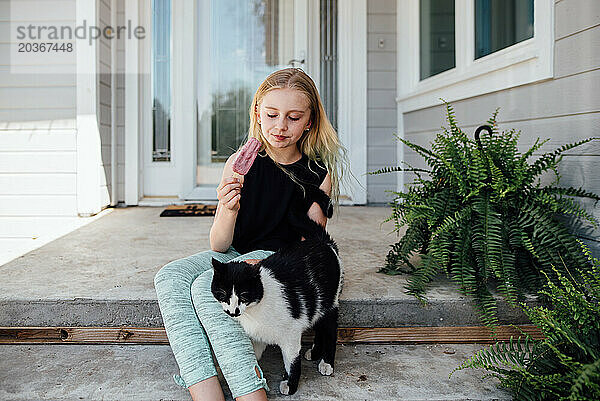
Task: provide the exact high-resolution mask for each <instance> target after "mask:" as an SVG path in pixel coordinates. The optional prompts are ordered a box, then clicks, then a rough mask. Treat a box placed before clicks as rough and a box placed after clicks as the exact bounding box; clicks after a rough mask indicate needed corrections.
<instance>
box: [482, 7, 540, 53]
mask: <svg viewBox="0 0 600 401" xmlns="http://www.w3.org/2000/svg"><path fill="white" fill-rule="evenodd" d="M532 37H533V0H476V1H475V58H476V59H477V58H480V57H483V56H487V55H488V54H490V53H493V52H495V51H498V50H501V49H504V48H506V47H508V46H512V45H514V44H515V43H519V42H522V41H524V40H526V39H529V38H532Z"/></svg>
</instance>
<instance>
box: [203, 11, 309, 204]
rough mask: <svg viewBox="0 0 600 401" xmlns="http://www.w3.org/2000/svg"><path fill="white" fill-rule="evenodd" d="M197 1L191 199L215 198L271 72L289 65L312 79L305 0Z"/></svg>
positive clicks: (244, 135)
mask: <svg viewBox="0 0 600 401" xmlns="http://www.w3.org/2000/svg"><path fill="white" fill-rule="evenodd" d="M199 2H200V3H199V7H198V12H199V16H198V22H199V24H198V35H199V37H198V41H197V42H198V48H197V49H198V63H197V79H198V88H197V94H198V95H197V102H198V121H197V135H198V138H197V139H198V140H197V146H198V148H197V162H196V189H195V190H194V191H193V195H192V197H193V198H196V199H216V194H215V188H216V186H217V185H218V183H219V181H220V178H221V172H222V170H223V166H224V164H225V161H226V160H227V158H228V157H229V156H230V155H231V154H232V153H233V152H235V150H237V148H238V146H239V145H240V144H241V143H242V142H243V141H244V140H245V138H246V137H247V132H248V125H249V116H248V109H249V107H250V103H251V101H252V97H253V96H254V92H255V91H256V88H257V87H258V85H260V83H261V82H262V81H263V80H264V79H265V78H266V76H267V75H269V74H270V73H271V72H273V71H275V70H279V69H281V68H286V67H290V66H295V67H301V68H303V69H304V70H305V71H306V72H307V73H309V74H311V71H309V70H308V69H307V66H309V65H311V64H309V63H307V54H309V52H308V50H309V49H308V42H309V40H308V26H309V24H308V14H309V8H308V5H309V0H250V1H239V0H199ZM311 75H312V74H311ZM313 78H314V77H313Z"/></svg>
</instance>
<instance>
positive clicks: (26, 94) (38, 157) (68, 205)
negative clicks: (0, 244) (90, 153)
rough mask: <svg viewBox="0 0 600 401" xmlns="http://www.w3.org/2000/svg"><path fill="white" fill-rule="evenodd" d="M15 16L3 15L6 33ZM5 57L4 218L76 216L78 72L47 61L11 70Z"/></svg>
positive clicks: (0, 90)
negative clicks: (58, 70) (52, 69)
mask: <svg viewBox="0 0 600 401" xmlns="http://www.w3.org/2000/svg"><path fill="white" fill-rule="evenodd" d="M2 3H3V5H2V6H1V7H4V6H7V4H8V2H2ZM9 16H10V13H8V12H6V13H2V14H1V16H0V32H2V33H4V34H5V35H4V36H5V37H6V36H7V35H8V33H9V32H10V20H9ZM48 18H50V19H52V18H58V17H57V16H52V15H48ZM71 22H73V21H71ZM8 47H9V45H8V42H5V43H2V44H0V54H7V53H6V52H7V51H9V49H8ZM1 60H2V61H0V217H6V216H74V215H76V214H77V197H76V192H77V191H76V190H77V187H76V173H77V171H76V159H77V158H76V132H77V131H76V90H75V85H76V77H75V75H74V74H46V73H43V72H44V68H45V66H44V65H39V66H38V68H39V69H40V73H38V74H11V73H10V69H11V65H10V64H8V62H6V60H7V58H1ZM15 67H16V66H15ZM6 235H7V233H6V232H4V233H1V234H0V236H1V237H5V236H6Z"/></svg>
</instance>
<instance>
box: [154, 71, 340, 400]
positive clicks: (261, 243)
mask: <svg viewBox="0 0 600 401" xmlns="http://www.w3.org/2000/svg"><path fill="white" fill-rule="evenodd" d="M249 111H250V128H249V132H248V136H249V137H254V138H257V139H258V140H259V141H261V143H262V147H261V151H260V152H259V155H258V156H257V158H256V160H255V162H254V164H253V165H252V167H251V169H250V171H249V172H248V174H246V175H245V176H244V177H242V178H241V179H236V178H234V177H233V171H232V167H231V166H232V161H233V159H234V157H235V154H234V155H232V156H231V157H230V158H229V159H228V160H227V162H226V163H225V167H224V169H223V175H222V178H221V183H220V184H219V186H218V187H217V198H218V199H219V203H218V206H217V211H216V214H215V219H214V222H213V225H212V227H211V230H210V247H211V250H210V251H204V252H200V253H197V254H195V255H191V256H188V257H186V258H183V259H178V260H175V261H173V262H170V263H168V264H167V265H165V266H164V267H162V268H161V269H160V271H159V272H158V273H157V274H156V276H155V278H154V285H155V288H156V293H157V296H158V302H159V307H160V311H161V314H162V317H163V321H164V325H165V330H166V332H167V336H168V338H169V343H170V345H171V349H172V350H173V353H174V355H175V359H176V361H177V364H178V365H179V370H180V375H174V379H175V381H176V382H177V383H178V384H179V385H181V386H182V387H185V388H187V389H188V390H189V391H190V394H191V396H192V399H193V400H195V401H198V400H211V401H212V400H224V396H223V392H222V390H221V387H220V384H219V381H218V379H217V371H216V368H215V364H214V362H213V358H212V355H211V349H210V346H212V350H213V352H214V355H215V357H216V359H217V362H218V364H219V367H220V368H221V371H222V372H223V376H224V377H225V379H226V381H227V384H228V385H229V388H230V390H231V393H232V395H233V397H234V398H236V399H237V400H266V399H267V398H266V393H265V389H268V388H267V386H266V380H265V378H264V375H263V372H262V370H261V369H260V367H259V365H258V363H257V361H256V357H255V354H254V351H253V348H252V344H251V342H250V340H249V338H248V337H247V335H246V334H245V333H244V331H243V329H242V328H241V326H240V324H239V323H238V322H237V321H235V320H234V319H231V318H230V317H229V316H227V315H226V314H225V313H224V312H223V308H222V307H221V305H220V304H219V303H218V302H217V301H216V300H215V299H214V297H213V296H212V293H211V291H210V285H211V282H212V276H213V270H212V265H211V259H212V258H213V257H214V258H215V259H218V260H220V261H222V262H227V261H230V260H245V261H247V262H250V263H256V262H257V261H258V260H260V259H263V258H266V257H267V256H269V255H271V254H272V253H273V252H274V251H276V250H277V249H279V248H280V247H281V246H283V245H286V244H288V243H290V242H293V241H297V240H300V239H301V238H299V237H298V235H297V234H295V231H294V230H292V229H291V227H290V226H289V225H288V222H287V219H286V217H287V215H288V213H289V208H290V207H291V204H292V202H291V201H292V199H293V197H294V196H298V194H299V192H298V188H300V189H302V188H306V186H308V185H313V186H315V187H318V188H320V189H322V190H323V191H324V192H325V193H326V194H327V195H330V196H331V198H332V200H333V202H332V203H333V204H337V200H338V195H339V182H340V180H341V176H342V172H343V171H344V168H343V167H342V164H345V162H343V161H344V160H345V158H344V149H343V147H342V146H341V144H340V143H339V141H338V137H337V133H336V132H335V130H334V129H333V127H332V126H331V124H330V123H329V121H328V119H327V116H326V115H325V111H324V109H323V105H322V103H321V99H320V97H319V94H318V92H317V89H316V86H315V84H314V82H313V81H312V79H311V78H310V77H309V76H308V75H307V74H306V73H305V72H304V71H302V70H301V69H298V68H287V69H283V70H279V71H275V72H274V73H272V74H271V75H269V76H268V77H267V78H266V79H265V81H264V82H263V83H262V84H261V85H260V86H259V87H258V90H257V91H256V94H255V95H254V99H253V101H252V104H251V106H250V110H249ZM300 193H305V192H304V191H301V192H300ZM330 206H331V205H328V204H324V202H322V201H319V202H315V203H312V206H310V208H309V209H308V211H307V214H308V216H309V217H310V218H311V219H313V220H314V221H316V222H318V223H320V224H321V225H323V226H325V225H326V223H327V217H331V209H330ZM303 212H304V211H303ZM209 344H210V346H209Z"/></svg>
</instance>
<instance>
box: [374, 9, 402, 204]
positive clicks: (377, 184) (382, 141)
mask: <svg viewBox="0 0 600 401" xmlns="http://www.w3.org/2000/svg"><path fill="white" fill-rule="evenodd" d="M381 39H382V40H383V43H384V46H383V48H380V47H379V41H380V40H381ZM395 96H396V1H395V0H368V2H367V171H375V170H378V169H380V168H382V167H384V166H394V165H396V141H395V139H394V136H393V134H395V133H396V132H397V128H396V127H397V110H396V101H395ZM395 189H396V176H395V175H394V174H383V175H375V176H367V202H369V203H385V202H389V201H390V199H391V197H390V195H389V194H388V193H386V191H389V190H395Z"/></svg>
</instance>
